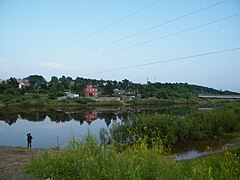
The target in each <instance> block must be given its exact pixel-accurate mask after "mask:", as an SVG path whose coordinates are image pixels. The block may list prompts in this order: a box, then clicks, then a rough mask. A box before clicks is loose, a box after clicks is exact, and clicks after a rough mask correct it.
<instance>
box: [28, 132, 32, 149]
mask: <svg viewBox="0 0 240 180" xmlns="http://www.w3.org/2000/svg"><path fill="white" fill-rule="evenodd" d="M32 138H33V137H32V136H31V134H30V133H28V134H27V147H28V148H31V147H32Z"/></svg>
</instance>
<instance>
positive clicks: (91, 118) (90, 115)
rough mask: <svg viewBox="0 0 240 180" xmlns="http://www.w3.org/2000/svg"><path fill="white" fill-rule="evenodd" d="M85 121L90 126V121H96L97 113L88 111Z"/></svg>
mask: <svg viewBox="0 0 240 180" xmlns="http://www.w3.org/2000/svg"><path fill="white" fill-rule="evenodd" d="M85 116H86V121H87V123H88V124H91V122H92V121H94V120H95V119H97V117H98V116H97V112H96V111H90V112H87V113H86V115H85Z"/></svg>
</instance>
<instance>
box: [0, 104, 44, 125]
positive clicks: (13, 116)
mask: <svg viewBox="0 0 240 180" xmlns="http://www.w3.org/2000/svg"><path fill="white" fill-rule="evenodd" d="M46 115H47V113H46V111H40V110H37V111H36V110H35V109H27V110H26V109H22V108H2V109H1V110H0V120H3V121H5V122H6V123H8V124H9V125H12V124H14V123H16V121H17V120H18V118H19V119H27V120H28V121H43V120H44V119H45V118H46Z"/></svg>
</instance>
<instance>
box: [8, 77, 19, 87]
mask: <svg viewBox="0 0 240 180" xmlns="http://www.w3.org/2000/svg"><path fill="white" fill-rule="evenodd" d="M7 86H8V87H10V88H18V82H17V79H16V78H13V77H11V78H10V79H9V80H7Z"/></svg>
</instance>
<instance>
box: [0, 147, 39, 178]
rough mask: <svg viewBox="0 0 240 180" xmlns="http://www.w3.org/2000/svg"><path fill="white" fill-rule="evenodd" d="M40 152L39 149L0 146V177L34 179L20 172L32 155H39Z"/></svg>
mask: <svg viewBox="0 0 240 180" xmlns="http://www.w3.org/2000/svg"><path fill="white" fill-rule="evenodd" d="M40 152H41V150H40V149H27V148H14V147H0V179H3V180H4V179H13V180H23V179H24V180H25V179H27V180H34V179H36V178H34V177H31V176H28V175H25V174H24V173H22V169H23V167H24V166H25V165H26V164H27V163H28V162H29V160H30V158H31V157H32V156H36V155H39V154H40Z"/></svg>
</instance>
